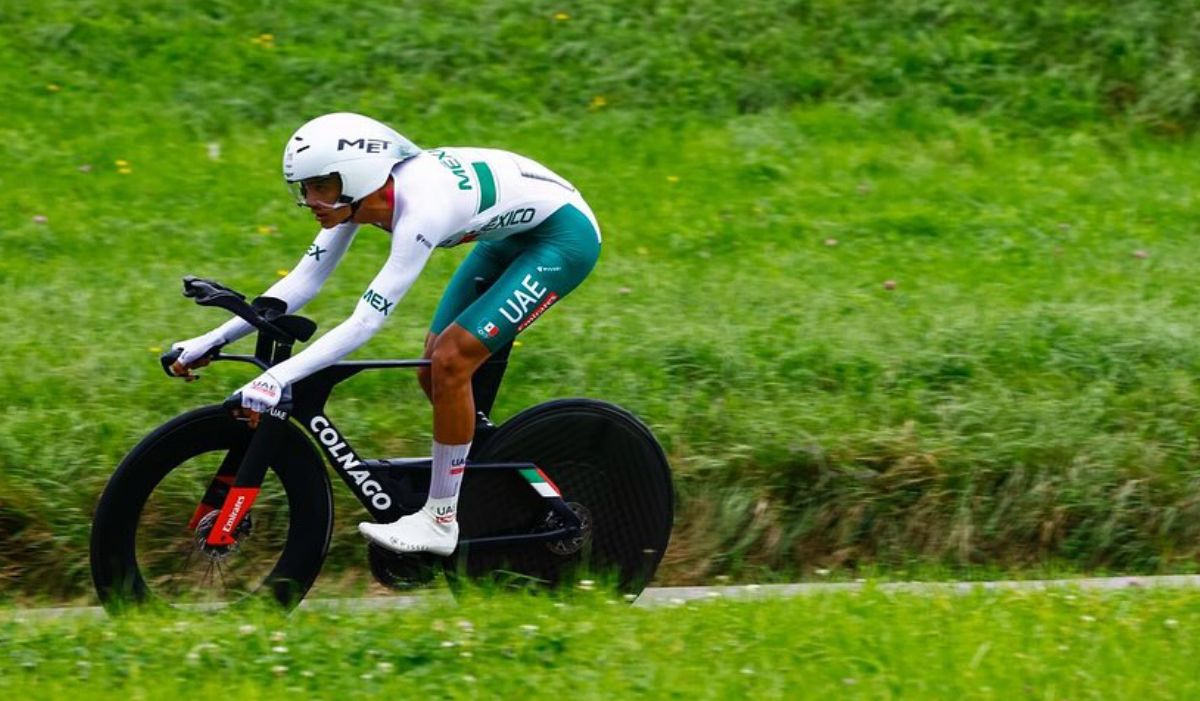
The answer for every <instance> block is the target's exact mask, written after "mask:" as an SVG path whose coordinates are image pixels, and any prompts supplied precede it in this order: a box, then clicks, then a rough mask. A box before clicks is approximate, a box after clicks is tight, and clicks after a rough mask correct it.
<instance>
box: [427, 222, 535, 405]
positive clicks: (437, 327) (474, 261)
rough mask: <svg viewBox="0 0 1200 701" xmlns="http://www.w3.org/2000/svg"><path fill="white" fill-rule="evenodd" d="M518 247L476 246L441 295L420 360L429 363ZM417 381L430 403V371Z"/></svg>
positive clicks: (502, 243)
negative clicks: (452, 326) (437, 343)
mask: <svg viewBox="0 0 1200 701" xmlns="http://www.w3.org/2000/svg"><path fill="white" fill-rule="evenodd" d="M521 250H522V249H521V247H520V246H514V245H513V244H512V243H510V242H508V241H481V242H479V243H477V244H475V248H473V249H472V250H471V253H470V255H468V256H467V257H466V258H465V259H464V260H463V262H462V263H461V264H460V265H459V266H458V270H456V271H454V276H453V277H451V278H450V283H449V284H448V285H446V291H445V292H443V293H442V301H441V302H439V303H438V308H437V311H436V312H434V315H433V321H432V322H430V325H429V332H428V333H426V334H425V351H424V353H423V354H422V355H421V357H422V358H425V359H426V360H429V359H430V358H432V357H433V344H434V341H436V340H437V337H438V334H440V333H441V332H442V331H443V330H445V328H446V327H447V326H449V325H450V322H452V321H454V317H456V316H458V315H459V314H460V313H462V310H464V309H466V308H467V307H468V306H470V304H471V302H474V301H475V299H476V298H478V297H479V287H480V283H481V282H482V283H483V284H485V285H486V284H491V283H492V282H494V281H495V280H496V279H497V278H498V277H500V275H501V273H503V272H504V270H505V269H506V268H507V267H508V265H509V264H510V263H512V261H513V260H514V259H515V258H516V257H517V256H518V255H520V253H521ZM417 381H418V382H419V383H420V384H421V389H422V390H424V391H425V396H426V397H428V398H429V400H430V401H431V402H432V401H433V385H432V383H431V381H430V371H429V368H427V367H425V368H421V369H419V370H418V371H417Z"/></svg>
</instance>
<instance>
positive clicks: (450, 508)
mask: <svg viewBox="0 0 1200 701" xmlns="http://www.w3.org/2000/svg"><path fill="white" fill-rule="evenodd" d="M425 511H427V512H429V513H430V515H432V516H433V520H434V521H436V522H437V524H438V525H439V526H448V525H450V524H451V523H455V522H456V521H458V496H457V495H455V496H452V497H445V498H444V499H432V498H431V499H428V500H427V501H426V502H425Z"/></svg>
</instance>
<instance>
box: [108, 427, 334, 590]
mask: <svg viewBox="0 0 1200 701" xmlns="http://www.w3.org/2000/svg"><path fill="white" fill-rule="evenodd" d="M288 433H289V437H288V439H287V440H285V441H284V442H283V444H282V445H281V446H280V447H279V451H280V452H279V453H278V455H279V457H278V458H276V460H275V461H274V462H275V463H277V464H272V465H271V466H270V471H268V473H267V479H266V480H264V484H263V494H262V495H260V497H259V500H258V501H256V502H255V505H254V507H252V508H251V511H250V514H251V515H253V514H254V511H255V510H256V509H259V506H260V504H261V503H264V497H268V498H269V499H274V500H275V501H277V502H278V503H279V512H280V513H282V512H283V506H284V503H285V502H284V499H283V498H280V497H279V495H278V494H275V495H269V494H267V492H268V490H269V489H271V488H272V487H274V488H275V489H278V488H279V486H280V485H281V486H282V491H283V492H285V493H286V513H287V517H286V523H285V524H280V525H279V528H278V529H277V530H278V531H279V533H280V539H281V540H283V542H282V544H281V548H280V550H279V554H278V559H277V560H275V555H274V551H269V552H266V553H265V557H266V562H267V566H268V567H270V571H269V573H268V574H267V575H266V576H265V577H262V578H261V581H258V580H256V583H255V584H253V585H252V586H251V588H250V591H249V592H248V593H249V594H250V595H253V596H256V597H262V596H265V597H269V598H272V599H274V600H275V601H277V602H278V603H279V604H280V605H282V606H284V607H285V608H291V607H293V606H295V605H296V604H298V603H299V602H300V600H301V599H302V598H303V597H304V595H305V594H306V593H307V592H308V589H309V587H311V586H312V583H313V580H315V579H316V577H317V574H318V573H319V572H320V570H321V565H322V563H323V562H324V560H325V554H326V552H327V550H328V548H329V540H330V536H331V535H332V531H333V494H332V492H331V490H330V486H329V476H328V475H327V474H326V472H325V466H324V463H323V462H322V461H321V458H320V456H319V455H318V454H317V452H316V450H315V449H314V448H313V447H312V445H311V444H310V443H309V442H308V440H307V439H306V437H305V436H304V434H303V432H301V431H300V429H298V428H297V427H296V426H294V425H292V424H290V423H289V424H288ZM252 435H253V434H252V432H251V431H250V429H249V428H248V427H247V425H246V424H245V423H244V422H240V421H237V420H235V419H233V418H232V417H231V416H230V415H229V414H228V412H226V411H224V410H223V409H222V408H221V407H220V406H211V407H204V408H201V409H197V410H195V411H191V412H188V413H186V414H183V415H180V416H178V417H176V418H174V419H172V420H171V421H169V422H167V423H166V424H164V425H163V426H161V427H159V428H158V429H156V430H155V431H154V432H153V433H151V434H150V435H149V436H147V437H146V438H145V439H143V440H142V442H141V443H139V444H138V445H137V446H136V447H135V448H134V449H133V450H132V451H131V452H130V453H129V455H127V456H126V457H125V459H124V460H122V461H121V464H120V465H119V466H118V467H117V470H116V472H115V473H114V474H113V476H112V477H111V478H110V479H109V481H108V485H107V486H106V487H105V489H104V493H103V494H102V495H101V497H100V501H99V503H98V504H97V506H96V515H95V518H94V519H93V522H92V539H91V566H92V581H93V582H94V584H95V586H96V593H97V594H98V595H99V597H100V601H101V603H103V604H104V606H105V607H106V608H107V609H109V610H110V611H115V610H118V609H120V608H122V607H123V606H125V605H128V604H136V603H143V602H146V601H150V600H158V601H166V603H175V602H173V601H170V600H169V599H168V598H167V597H166V596H165V595H164V593H163V592H156V591H154V589H153V588H152V587H151V586H149V585H148V584H147V581H146V579H145V578H144V576H143V574H144V572H143V570H142V569H141V568H140V567H139V558H138V546H139V545H138V542H139V538H138V529H139V524H140V523H141V521H142V520H143V519H142V517H143V509H144V508H145V507H146V505H147V502H148V500H150V499H151V495H152V493H154V490H155V489H156V488H158V487H159V485H160V483H162V482H163V480H164V478H167V477H168V475H170V474H171V472H172V471H173V470H176V468H179V467H180V466H182V465H184V464H186V463H187V462H188V461H189V460H192V459H193V458H197V459H200V460H208V459H209V458H211V457H213V456H205V454H207V453H215V454H216V455H215V457H217V458H222V457H223V456H225V455H227V454H229V453H230V451H237V452H238V453H239V454H240V452H242V451H244V450H245V448H246V446H247V445H248V443H249V441H250V438H251V436H252ZM235 457H236V456H235ZM213 474H214V473H213V471H211V470H209V471H208V474H207V476H203V477H202V479H203V480H204V482H205V484H207V481H208V480H210V479H211V478H212V476H213ZM195 504H196V501H192V502H191V504H190V506H188V505H185V506H184V509H187V511H186V512H182V511H181V510H174V509H172V512H173V513H171V514H170V517H171V518H172V519H173V520H174V519H178V523H182V524H184V525H186V523H187V521H188V519H189V517H190V516H191V511H190V509H191V508H192V507H194V506H195ZM292 515H298V516H301V517H300V518H293V517H292ZM146 528H150V527H149V526H147V527H146ZM172 532H173V533H175V532H177V533H178V534H179V535H178V537H177V538H178V539H179V541H180V543H182V550H180V552H181V553H182V552H184V551H186V552H187V557H188V558H189V559H190V558H191V557H192V555H193V554H194V552H193V551H189V550H188V544H187V542H183V541H184V540H187V541H190V542H192V544H193V546H194V537H193V534H192V532H191V531H189V530H187V529H186V528H183V529H180V528H178V527H174V529H173V531H172ZM173 537H174V536H173ZM155 545H156V546H157V545H158V543H155ZM155 552H156V553H158V552H163V551H162V550H156V551H155ZM237 555H238V553H236V552H235V553H233V554H232V555H231V556H230V557H236V556H237ZM271 562H274V566H273V567H271V566H270V563H271ZM143 564H144V565H147V566H148V563H146V562H144V563H143ZM240 598H249V597H248V596H244V597H240Z"/></svg>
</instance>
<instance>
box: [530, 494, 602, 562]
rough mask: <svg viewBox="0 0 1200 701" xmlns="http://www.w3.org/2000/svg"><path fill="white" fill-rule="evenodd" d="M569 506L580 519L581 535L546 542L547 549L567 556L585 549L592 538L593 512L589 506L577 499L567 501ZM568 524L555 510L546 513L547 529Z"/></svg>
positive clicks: (550, 529)
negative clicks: (589, 509)
mask: <svg viewBox="0 0 1200 701" xmlns="http://www.w3.org/2000/svg"><path fill="white" fill-rule="evenodd" d="M567 508H569V509H571V512H572V513H574V514H575V516H576V517H577V518H578V519H579V535H576V536H573V537H571V538H563V539H562V540H552V541H549V542H547V543H546V549H548V550H549V551H550V552H552V553H554V554H555V555H560V556H562V557H566V556H567V555H574V554H575V553H577V552H579V551H580V550H582V549H583V546H584V545H587V544H588V542H589V541H590V540H591V538H592V512H591V511H588V508H587V507H586V506H584V505H583V504H580V503H579V502H577V501H569V502H567ZM565 525H566V524H564V523H563V520H562V518H561V517H560V516H559V515H558V514H557V513H555V512H553V511H551V512H550V513H549V514H547V515H546V520H545V522H544V523H543V524H542V527H543V528H544V529H545V530H548V531H552V530H555V529H558V528H563V527H564V526H565Z"/></svg>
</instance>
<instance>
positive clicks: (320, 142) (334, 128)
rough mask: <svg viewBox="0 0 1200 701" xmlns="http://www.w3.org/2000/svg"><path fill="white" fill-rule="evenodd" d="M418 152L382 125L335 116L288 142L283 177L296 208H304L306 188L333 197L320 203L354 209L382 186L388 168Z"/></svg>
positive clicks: (309, 125) (347, 115) (312, 123)
mask: <svg viewBox="0 0 1200 701" xmlns="http://www.w3.org/2000/svg"><path fill="white" fill-rule="evenodd" d="M419 152H420V149H418V148H417V145H416V144H414V143H413V142H411V141H409V140H408V139H406V138H404V137H403V136H401V135H400V134H399V133H397V132H396V131H395V130H394V129H392V128H391V127H389V126H388V125H386V124H384V123H383V122H379V121H376V120H374V119H371V118H370V117H364V116H363V115H361V114H354V113H352V112H334V113H332V114H326V115H322V116H320V117H317V118H316V119H313V120H312V121H310V122H308V123H306V124H305V125H304V126H302V127H300V128H299V129H297V130H296V133H295V134H292V137H291V138H290V139H288V142H287V145H286V146H285V147H284V149H283V178H284V180H286V181H287V183H288V186H289V188H290V189H291V190H292V193H293V194H294V195H295V196H296V201H297V202H298V203H299V204H302V205H303V204H306V200H305V191H306V189H307V187H306V184H311V185H314V191H317V192H323V193H329V192H331V193H332V195H331V196H330V197H328V199H329V200H330V201H327V202H325V201H323V202H322V204H325V205H327V206H330V207H342V206H347V205H349V206H352V207H354V208H356V209H357V204H358V202H360V201H361V200H362V199H363V198H364V197H366V196H367V195H369V194H371V193H372V192H374V191H376V190H378V189H379V188H381V187H383V185H384V183H386V182H387V178H388V174H389V173H391V171H392V166H394V165H396V164H397V163H399V162H401V161H403V160H406V159H408V158H412V157H413V156H415V155H417V153H419ZM316 185H321V186H322V187H320V188H317V187H315V186H316ZM322 199H323V200H324V199H325V198H324V197H323V198H322Z"/></svg>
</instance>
